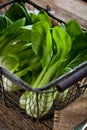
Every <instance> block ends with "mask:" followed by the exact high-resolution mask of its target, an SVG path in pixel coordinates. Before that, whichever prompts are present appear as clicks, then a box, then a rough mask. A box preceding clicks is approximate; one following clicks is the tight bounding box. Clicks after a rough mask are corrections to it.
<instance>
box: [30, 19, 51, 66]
mask: <svg viewBox="0 0 87 130" xmlns="http://www.w3.org/2000/svg"><path fill="white" fill-rule="evenodd" d="M31 42H32V48H33V51H34V52H35V54H36V55H38V56H39V57H40V59H41V63H42V66H43V67H45V66H46V65H47V64H48V63H49V61H50V60H51V58H52V37H51V33H50V27H49V25H48V23H47V22H43V21H41V22H38V23H36V24H34V25H33V27H32V31H31Z"/></svg>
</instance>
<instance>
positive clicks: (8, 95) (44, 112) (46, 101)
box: [0, 0, 87, 120]
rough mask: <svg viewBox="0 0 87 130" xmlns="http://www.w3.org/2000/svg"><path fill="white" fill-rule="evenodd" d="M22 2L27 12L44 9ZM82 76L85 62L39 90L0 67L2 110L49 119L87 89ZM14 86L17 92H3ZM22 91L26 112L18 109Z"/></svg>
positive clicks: (28, 1)
mask: <svg viewBox="0 0 87 130" xmlns="http://www.w3.org/2000/svg"><path fill="white" fill-rule="evenodd" d="M14 2H17V1H16V0H15V1H13V0H12V1H9V2H6V3H4V4H2V5H0V8H1V10H0V12H1V13H2V14H3V13H4V12H5V11H6V9H7V8H8V7H9V6H10V5H11V4H12V3H14ZM25 2H26V3H27V6H28V8H29V9H30V10H32V9H33V10H34V11H36V10H37V11H38V10H40V9H44V8H42V7H40V6H38V5H36V4H35V3H33V2H32V1H30V0H26V1H25ZM44 10H45V11H47V13H48V14H49V16H50V17H52V18H53V19H55V20H57V21H58V22H60V23H61V22H63V21H62V20H60V19H59V18H56V17H55V16H53V15H52V14H51V13H50V12H49V10H50V8H49V6H47V8H46V9H44ZM63 23H64V22H63ZM86 76H87V62H84V63H82V64H80V65H79V66H77V67H76V68H74V69H73V70H72V71H70V72H68V73H66V74H64V75H62V76H60V77H59V78H57V79H55V80H54V81H52V82H50V83H49V84H48V85H46V86H43V87H42V88H38V89H34V88H32V87H31V86H29V84H27V83H26V82H24V81H23V80H21V79H20V78H18V77H17V76H15V75H13V74H11V73H10V72H9V71H7V70H6V69H5V68H3V67H0V98H2V99H3V101H4V103H5V104H6V106H8V107H10V108H14V110H16V112H17V113H19V114H22V115H23V116H25V117H29V118H31V117H33V118H35V119H39V120H40V119H46V118H49V117H50V116H51V115H53V113H54V110H55V109H56V110H61V109H63V108H64V107H65V106H67V105H68V104H70V103H71V102H72V101H74V100H75V99H76V98H78V97H79V96H80V95H81V94H83V93H84V91H85V90H86V87H87V82H86ZM9 83H10V86H9ZM14 85H17V86H19V87H20V88H21V89H20V90H18V91H13V92H8V91H5V89H4V88H5V86H6V87H7V88H9V87H11V88H12V87H13V88H14ZM3 86H4V87H3ZM26 90H28V92H29V93H30V94H29V98H28V100H27V93H26V94H25V99H26V102H27V105H26V108H25V109H26V111H27V112H26V111H25V109H22V108H21V107H20V105H19V98H20V96H21V95H22V94H23V93H24V92H26ZM51 97H52V98H51Z"/></svg>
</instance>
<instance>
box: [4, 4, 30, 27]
mask: <svg viewBox="0 0 87 130" xmlns="http://www.w3.org/2000/svg"><path fill="white" fill-rule="evenodd" d="M23 5H24V4H23V3H22V5H21V4H18V3H16V4H13V5H11V6H10V8H9V9H8V10H7V11H6V13H5V15H6V16H7V17H8V18H9V19H11V20H12V21H13V22H15V21H17V20H19V19H22V18H26V24H27V25H29V24H30V16H29V13H28V11H26V10H25V8H23Z"/></svg>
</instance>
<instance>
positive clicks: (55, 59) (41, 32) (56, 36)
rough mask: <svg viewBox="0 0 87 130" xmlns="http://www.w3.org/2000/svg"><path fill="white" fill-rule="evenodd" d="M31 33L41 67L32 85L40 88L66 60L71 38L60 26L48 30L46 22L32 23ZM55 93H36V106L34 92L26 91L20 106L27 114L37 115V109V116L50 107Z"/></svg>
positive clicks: (43, 113) (33, 46)
mask: <svg viewBox="0 0 87 130" xmlns="http://www.w3.org/2000/svg"><path fill="white" fill-rule="evenodd" d="M51 32H52V33H51ZM31 34H32V35H31V36H32V37H31V42H32V48H33V51H34V52H35V54H36V55H38V56H39V57H40V62H41V64H42V68H43V69H42V71H41V73H40V74H39V76H38V78H37V79H36V81H35V83H34V84H33V86H32V87H33V88H41V87H43V86H44V85H46V84H48V83H49V82H50V81H51V80H52V79H53V78H54V75H55V73H56V71H57V70H58V69H59V68H60V67H61V65H62V64H63V63H64V62H65V61H66V56H67V54H68V53H69V51H70V49H71V38H70V37H69V35H68V34H67V32H66V31H65V30H63V29H61V28H60V27H55V28H53V30H50V27H49V26H48V23H47V22H39V23H37V24H34V25H33V27H32V31H31ZM36 34H37V36H38V37H37V39H36V38H35V35H36ZM52 38H53V39H52ZM52 41H54V42H52ZM53 44H54V45H53ZM54 46H55V48H54ZM67 46H68V47H67ZM54 49H55V51H54ZM55 90H56V88H55V87H54V88H51V89H50V91H55ZM57 94H58V93H55V94H53V93H48V94H45V93H43V94H38V108H37V101H35V100H36V93H34V92H29V91H26V92H25V93H24V94H23V95H22V96H21V97H20V106H21V107H22V108H24V109H26V112H27V114H29V115H30V116H33V117H38V113H37V111H38V109H39V117H41V116H44V115H45V114H46V113H47V112H48V111H49V110H50V109H51V107H52V104H53V101H54V99H55V97H56V96H57ZM46 95H47V96H46ZM35 106H36V107H35Z"/></svg>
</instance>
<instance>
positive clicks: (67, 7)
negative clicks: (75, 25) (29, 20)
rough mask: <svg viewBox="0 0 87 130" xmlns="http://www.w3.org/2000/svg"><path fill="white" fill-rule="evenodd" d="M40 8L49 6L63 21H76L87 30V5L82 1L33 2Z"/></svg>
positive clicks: (37, 0) (47, 0)
mask: <svg viewBox="0 0 87 130" xmlns="http://www.w3.org/2000/svg"><path fill="white" fill-rule="evenodd" d="M33 1H34V2H36V3H38V4H39V5H40V6H42V7H44V8H46V6H47V5H49V6H50V7H51V10H52V11H54V15H55V16H57V17H58V18H60V19H62V20H63V21H65V22H66V21H68V20H70V19H76V20H77V21H78V22H79V23H80V24H81V26H82V27H83V28H87V3H86V2H83V1H81V0H52V1H51V0H45V1H44V2H43V0H40V1H39V0H33Z"/></svg>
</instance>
